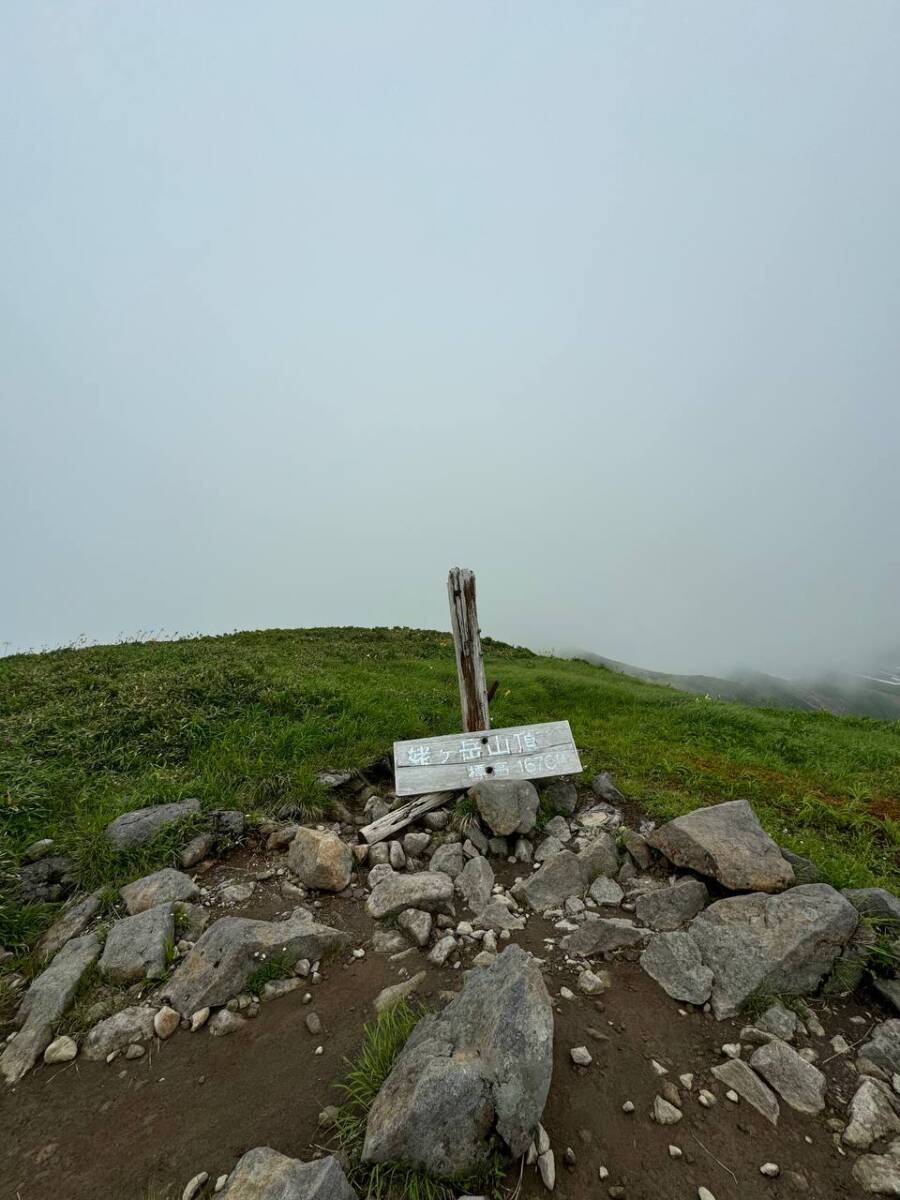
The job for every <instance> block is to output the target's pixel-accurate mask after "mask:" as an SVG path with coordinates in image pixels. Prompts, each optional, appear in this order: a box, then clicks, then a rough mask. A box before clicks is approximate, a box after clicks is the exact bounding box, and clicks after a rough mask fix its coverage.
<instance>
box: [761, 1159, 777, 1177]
mask: <svg viewBox="0 0 900 1200" xmlns="http://www.w3.org/2000/svg"><path fill="white" fill-rule="evenodd" d="M759 1173H760V1175H765V1177H766V1178H767V1179H775V1178H777V1177H778V1176H779V1175H780V1174H781V1168H780V1167H779V1166H778V1163H773V1162H767V1163H763V1165H762V1166H761V1167H760V1168H759Z"/></svg>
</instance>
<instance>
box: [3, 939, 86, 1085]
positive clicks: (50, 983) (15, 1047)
mask: <svg viewBox="0 0 900 1200" xmlns="http://www.w3.org/2000/svg"><path fill="white" fill-rule="evenodd" d="M99 953H100V942H99V941H98V939H97V938H96V936H95V935H94V934H93V933H86V934H84V935H83V936H82V937H78V938H72V939H71V940H70V941H68V942H66V944H65V945H64V946H63V948H62V949H61V950H60V951H59V953H58V954H57V956H56V958H54V960H53V962H51V964H50V966H49V967H47V969H46V970H45V971H43V972H42V973H41V974H40V975H38V977H37V978H36V979H35V980H34V982H33V983H32V984H31V986H30V987H29V989H28V991H27V992H26V993H25V997H24V999H23V1000H22V1003H21V1004H20V1005H19V1011H18V1012H17V1013H16V1025H17V1026H18V1028H19V1032H18V1033H17V1034H16V1036H15V1038H14V1039H13V1040H12V1041H11V1042H8V1043H7V1045H6V1048H5V1049H4V1051H3V1053H2V1054H0V1074H2V1075H3V1078H4V1079H5V1080H6V1082H7V1083H18V1081H19V1080H20V1079H21V1078H22V1076H23V1075H24V1074H25V1073H26V1072H27V1071H30V1070H31V1068H32V1067H33V1066H34V1064H35V1063H36V1062H37V1060H38V1058H39V1057H40V1056H41V1055H42V1054H43V1053H44V1051H45V1050H46V1048H47V1047H48V1046H49V1045H50V1042H51V1041H52V1039H53V1026H54V1025H55V1024H56V1022H57V1021H58V1020H59V1018H60V1017H61V1016H62V1015H63V1013H64V1012H65V1011H66V1009H67V1008H68V1007H69V1005H70V1004H71V1003H72V998H73V996H74V995H75V992H76V989H77V988H78V984H79V983H80V982H81V977H82V976H83V975H84V973H85V971H87V969H88V968H89V967H90V966H91V964H92V963H94V962H96V960H97V956H98V954H99Z"/></svg>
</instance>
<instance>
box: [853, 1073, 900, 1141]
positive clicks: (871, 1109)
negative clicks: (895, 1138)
mask: <svg viewBox="0 0 900 1200" xmlns="http://www.w3.org/2000/svg"><path fill="white" fill-rule="evenodd" d="M848 1115H849V1117H850V1121H849V1124H848V1125H847V1128H846V1129H845V1130H844V1132H843V1135H842V1137H841V1140H842V1141H843V1143H844V1145H845V1146H851V1147H852V1148H853V1149H854V1150H868V1149H869V1147H870V1146H871V1145H872V1143H873V1142H875V1141H878V1139H879V1138H883V1137H887V1135H888V1134H891V1133H900V1118H898V1116H897V1111H896V1100H895V1097H894V1095H893V1093H892V1092H891V1089H890V1088H889V1087H888V1085H887V1084H886V1083H882V1082H881V1080H880V1079H870V1078H865V1079H863V1080H862V1082H861V1083H860V1085H859V1087H858V1088H857V1089H856V1093H855V1095H854V1097H853V1099H852V1100H851V1101H850V1107H849V1109H848Z"/></svg>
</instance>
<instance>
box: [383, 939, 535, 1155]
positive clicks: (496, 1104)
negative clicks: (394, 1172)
mask: <svg viewBox="0 0 900 1200" xmlns="http://www.w3.org/2000/svg"><path fill="white" fill-rule="evenodd" d="M552 1070H553V1012H552V1008H551V1004H550V997H549V995H548V994H547V989H546V987H545V985H544V981H543V978H542V976H541V972H540V968H539V967H538V965H537V963H536V962H535V961H534V959H533V958H531V956H530V955H528V954H527V953H526V952H525V951H524V950H522V949H521V948H520V947H519V946H516V945H510V946H507V948H506V949H505V950H504V951H503V953H502V954H500V955H499V956H498V957H497V958H496V959H495V961H494V962H493V963H492V964H491V965H490V966H489V967H485V968H481V969H476V970H473V971H472V972H471V973H470V974H469V975H468V977H467V979H466V982H465V984H464V985H463V989H462V991H461V992H460V993H459V995H458V996H457V997H456V999H455V1000H452V1001H451V1002H450V1004H448V1005H447V1007H446V1008H445V1009H444V1010H443V1012H441V1013H435V1014H433V1015H431V1016H427V1017H424V1018H423V1019H422V1020H421V1021H420V1022H419V1024H418V1025H417V1026H416V1028H415V1029H414V1030H413V1032H412V1034H411V1035H410V1038H409V1040H408V1042H407V1043H406V1046H405V1047H404V1048H403V1050H402V1051H401V1052H400V1054H399V1055H398V1057H397V1060H396V1062H395V1063H394V1068H393V1070H392V1071H391V1073H390V1075H389V1076H388V1078H387V1080H386V1081H385V1083H384V1084H383V1086H382V1088H381V1091H380V1092H379V1093H378V1096H377V1097H376V1098H375V1102H374V1104H373V1105H372V1107H371V1109H370V1111H369V1116H368V1121H367V1124H366V1136H365V1142H364V1145H363V1153H362V1156H363V1159H364V1160H365V1161H366V1162H375V1163H378V1162H389V1161H394V1160H400V1161H403V1162H406V1163H409V1164H410V1165H412V1166H417V1167H422V1168H424V1169H425V1170H426V1171H428V1172H430V1174H432V1175H434V1176H436V1177H437V1178H440V1179H448V1178H452V1177H453V1176H456V1175H459V1174H462V1173H464V1172H467V1171H469V1170H472V1169H473V1168H476V1167H478V1166H480V1165H482V1164H483V1163H484V1161H485V1159H486V1158H487V1156H488V1153H489V1149H490V1147H489V1138H490V1135H491V1134H492V1133H493V1132H496V1133H497V1134H498V1135H499V1137H500V1138H501V1139H502V1140H503V1142H505V1143H506V1145H507V1147H508V1148H509V1150H510V1152H511V1154H512V1155H513V1157H514V1158H518V1157H519V1155H521V1154H523V1153H524V1152H525V1150H526V1149H527V1148H528V1146H529V1144H530V1142H531V1138H532V1134H533V1131H534V1128H535V1126H536V1125H537V1124H538V1122H539V1121H540V1119H541V1114H542V1113H543V1110H544V1104H545V1102H546V1099H547V1093H548V1092H549V1090H550V1076H551V1073H552Z"/></svg>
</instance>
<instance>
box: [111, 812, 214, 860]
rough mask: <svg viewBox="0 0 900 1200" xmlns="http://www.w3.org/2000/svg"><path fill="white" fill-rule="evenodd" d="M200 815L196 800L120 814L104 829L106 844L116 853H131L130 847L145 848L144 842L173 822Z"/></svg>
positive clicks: (150, 839)
mask: <svg viewBox="0 0 900 1200" xmlns="http://www.w3.org/2000/svg"><path fill="white" fill-rule="evenodd" d="M199 811H200V801H199V800H181V801H179V802H178V803H177V804H153V805H151V806H150V807H149V808H135V809H133V810H132V811H131V812H126V813H122V815H121V816H120V817H116V819H115V820H114V821H110V823H109V824H108V825H107V827H106V834H105V836H106V840H107V841H108V842H109V843H110V844H111V845H113V846H115V847H116V849H117V850H130V849H131V848H132V847H133V846H144V845H146V843H147V842H149V841H152V839H153V838H155V837H156V835H157V834H158V833H159V832H160V830H162V829H165V828H166V826H167V825H174V824H175V822H176V821H183V820H184V819H185V817H190V816H193V815H194V813H198V812H199Z"/></svg>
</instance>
